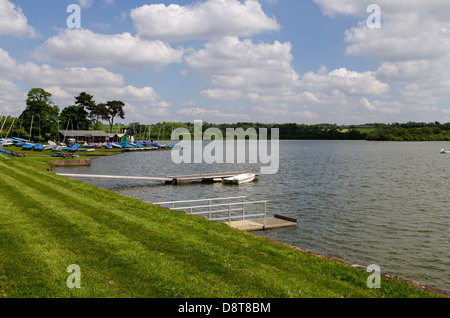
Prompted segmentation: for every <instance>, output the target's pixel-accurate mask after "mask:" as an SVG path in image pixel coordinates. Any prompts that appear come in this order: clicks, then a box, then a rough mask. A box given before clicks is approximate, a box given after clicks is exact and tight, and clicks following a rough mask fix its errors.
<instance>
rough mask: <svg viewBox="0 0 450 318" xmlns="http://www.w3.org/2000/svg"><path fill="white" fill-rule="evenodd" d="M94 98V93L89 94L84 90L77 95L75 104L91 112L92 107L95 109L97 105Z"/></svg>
mask: <svg viewBox="0 0 450 318" xmlns="http://www.w3.org/2000/svg"><path fill="white" fill-rule="evenodd" d="M93 98H94V96H93V95H89V94H87V93H86V92H82V93H80V94H79V95H78V96H75V104H76V105H78V106H79V107H81V108H83V109H86V110H87V111H89V112H91V111H92V109H94V108H95V106H96V104H95V101H94V100H93Z"/></svg>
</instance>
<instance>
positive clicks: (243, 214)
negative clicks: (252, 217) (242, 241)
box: [242, 198, 245, 221]
mask: <svg viewBox="0 0 450 318" xmlns="http://www.w3.org/2000/svg"><path fill="white" fill-rule="evenodd" d="M244 220H245V210H244V198H242V221H244Z"/></svg>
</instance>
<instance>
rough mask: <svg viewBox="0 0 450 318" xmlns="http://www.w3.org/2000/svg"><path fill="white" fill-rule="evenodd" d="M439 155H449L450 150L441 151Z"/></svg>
mask: <svg viewBox="0 0 450 318" xmlns="http://www.w3.org/2000/svg"><path fill="white" fill-rule="evenodd" d="M441 153H442V154H450V150H444V149H441Z"/></svg>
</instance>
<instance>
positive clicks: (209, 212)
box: [208, 200, 211, 220]
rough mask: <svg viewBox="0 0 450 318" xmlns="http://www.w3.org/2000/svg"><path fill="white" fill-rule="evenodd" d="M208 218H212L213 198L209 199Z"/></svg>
mask: <svg viewBox="0 0 450 318" xmlns="http://www.w3.org/2000/svg"><path fill="white" fill-rule="evenodd" d="M208 220H211V200H209V211H208Z"/></svg>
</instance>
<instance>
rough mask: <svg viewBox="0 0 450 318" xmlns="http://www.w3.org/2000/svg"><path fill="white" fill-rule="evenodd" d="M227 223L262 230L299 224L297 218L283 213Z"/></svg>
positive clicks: (236, 226) (242, 227)
mask: <svg viewBox="0 0 450 318" xmlns="http://www.w3.org/2000/svg"><path fill="white" fill-rule="evenodd" d="M227 224H228V225H229V226H231V227H233V228H236V229H238V230H243V231H261V230H269V229H276V228H282V227H293V226H297V220H296V219H293V218H289V217H286V216H283V215H279V214H275V215H274V216H273V217H266V218H265V219H264V218H259V219H251V220H241V221H233V222H231V224H229V223H228V222H227Z"/></svg>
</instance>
